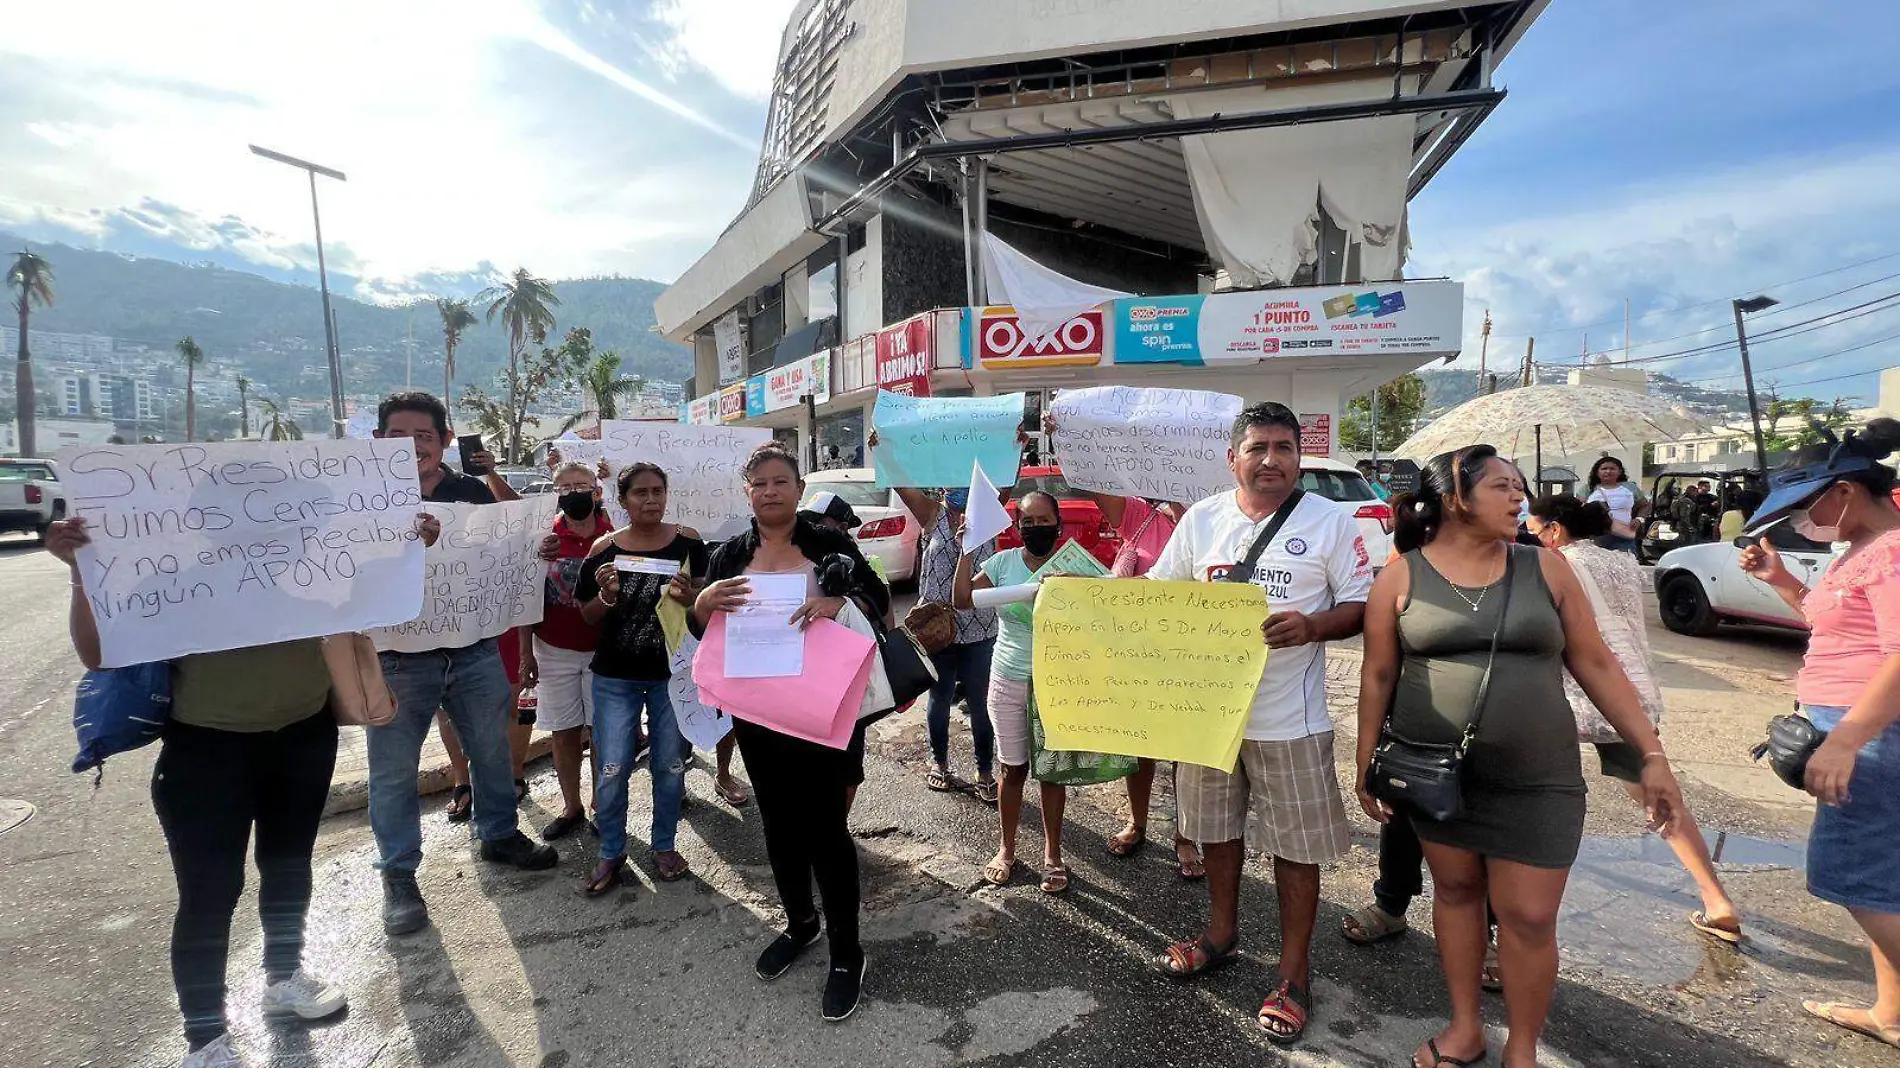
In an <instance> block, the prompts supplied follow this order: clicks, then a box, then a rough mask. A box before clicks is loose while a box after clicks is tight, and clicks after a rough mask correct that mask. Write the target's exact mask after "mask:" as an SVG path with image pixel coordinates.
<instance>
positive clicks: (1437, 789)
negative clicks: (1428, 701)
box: [1366, 546, 1517, 822]
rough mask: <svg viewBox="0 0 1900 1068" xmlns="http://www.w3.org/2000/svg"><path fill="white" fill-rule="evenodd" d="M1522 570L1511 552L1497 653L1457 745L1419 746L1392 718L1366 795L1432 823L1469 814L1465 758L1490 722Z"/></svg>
mask: <svg viewBox="0 0 1900 1068" xmlns="http://www.w3.org/2000/svg"><path fill="white" fill-rule="evenodd" d="M1516 567H1517V550H1516V549H1515V548H1514V547H1511V546H1506V547H1505V556H1504V579H1503V582H1504V603H1503V604H1502V605H1501V606H1500V608H1499V611H1498V625H1497V629H1496V630H1493V631H1492V632H1491V651H1490V653H1489V654H1488V655H1487V656H1486V657H1485V661H1484V676H1483V678H1482V679H1481V680H1479V682H1478V700H1477V707H1476V708H1474V709H1472V711H1471V721H1470V722H1469V723H1466V724H1465V731H1464V734H1463V735H1462V736H1460V737H1459V739H1458V741H1457V742H1456V743H1442V742H1441V743H1431V742H1414V741H1411V740H1410V739H1407V738H1404V737H1401V736H1400V735H1399V734H1397V733H1396V732H1394V731H1393V730H1392V720H1391V717H1390V716H1388V717H1387V718H1386V725H1385V727H1384V728H1383V729H1382V730H1381V731H1380V732H1379V748H1378V749H1376V750H1374V751H1373V753H1372V763H1371V764H1370V765H1368V766H1367V768H1366V792H1367V793H1369V794H1371V795H1372V796H1373V797H1376V798H1378V799H1379V800H1381V801H1384V802H1385V803H1386V804H1388V805H1391V806H1392V807H1393V808H1398V807H1399V806H1401V805H1403V806H1405V807H1407V808H1409V809H1411V810H1412V811H1413V812H1414V813H1416V814H1417V815H1420V816H1423V817H1425V818H1426V819H1428V820H1436V821H1440V822H1442V821H1444V820H1455V819H1457V818H1458V817H1459V816H1462V815H1464V812H1465V792H1464V784H1463V782H1462V780H1461V776H1462V773H1463V771H1464V763H1465V754H1466V753H1467V752H1469V751H1470V749H1471V740H1472V739H1473V738H1475V737H1477V735H1478V721H1479V720H1480V719H1482V718H1483V717H1484V703H1485V699H1486V698H1487V697H1488V696H1489V695H1490V693H1491V669H1492V667H1494V666H1495V665H1496V663H1497V659H1498V641H1499V639H1501V638H1502V637H1503V636H1504V624H1505V623H1506V622H1507V621H1508V620H1509V619H1510V616H1511V586H1512V582H1511V573H1512V571H1513V570H1515V569H1516Z"/></svg>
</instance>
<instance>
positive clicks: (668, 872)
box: [653, 849, 693, 883]
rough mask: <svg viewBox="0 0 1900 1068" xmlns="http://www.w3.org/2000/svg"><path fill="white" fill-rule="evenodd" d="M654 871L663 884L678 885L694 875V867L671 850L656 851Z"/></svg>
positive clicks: (654, 853)
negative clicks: (682, 880)
mask: <svg viewBox="0 0 1900 1068" xmlns="http://www.w3.org/2000/svg"><path fill="white" fill-rule="evenodd" d="M653 871H654V873H655V874H657V875H658V876H659V879H660V881H661V882H663V883H676V882H679V881H680V880H681V879H684V878H686V877H687V876H688V875H691V874H692V873H693V869H692V866H691V865H689V864H687V863H686V858H685V857H682V856H680V855H679V853H678V852H677V851H675V850H671V849H667V850H654V852H653Z"/></svg>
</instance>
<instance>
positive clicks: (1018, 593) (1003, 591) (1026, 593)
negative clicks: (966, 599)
mask: <svg viewBox="0 0 1900 1068" xmlns="http://www.w3.org/2000/svg"><path fill="white" fill-rule="evenodd" d="M1041 585H1042V584H1041V583H1039V582H1025V583H1023V584H1022V585H1021V586H992V587H990V588H989V589H983V590H971V591H970V603H971V604H972V605H974V606H976V607H978V608H1001V607H1002V606H1004V605H1006V604H1028V603H1029V602H1031V601H1033V600H1035V599H1036V590H1037V589H1039V588H1040V587H1041Z"/></svg>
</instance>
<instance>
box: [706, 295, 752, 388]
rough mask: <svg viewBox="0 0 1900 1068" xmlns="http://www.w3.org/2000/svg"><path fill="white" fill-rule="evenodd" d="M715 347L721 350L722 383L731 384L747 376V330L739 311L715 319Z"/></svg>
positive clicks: (723, 384) (720, 377)
mask: <svg viewBox="0 0 1900 1068" xmlns="http://www.w3.org/2000/svg"><path fill="white" fill-rule="evenodd" d="M713 348H715V349H717V350H719V384H720V385H722V386H729V385H731V384H733V383H734V382H737V381H739V380H740V379H741V378H744V377H745V331H744V330H743V329H742V328H741V327H740V325H739V313H738V312H730V313H728V314H726V315H722V316H720V317H719V318H718V319H716V320H714V321H713Z"/></svg>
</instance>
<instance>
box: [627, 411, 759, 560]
mask: <svg viewBox="0 0 1900 1068" xmlns="http://www.w3.org/2000/svg"><path fill="white" fill-rule="evenodd" d="M600 438H601V440H602V441H604V442H606V443H607V462H608V463H609V464H610V465H612V466H613V467H614V469H615V470H618V469H620V468H623V467H625V466H627V465H628V464H631V463H639V462H641V461H645V462H646V463H651V464H658V465H659V466H660V469H661V470H663V471H665V472H666V476H667V493H666V502H667V504H666V519H667V522H669V523H679V524H681V525H683V526H689V527H692V528H693V529H695V530H697V531H699V533H700V534H701V535H702V536H704V537H706V538H710V539H717V538H721V537H726V536H729V535H730V534H731V533H732V531H733V528H735V527H737V526H738V525H740V524H742V523H744V522H745V521H746V520H749V519H750V518H751V516H752V506H751V505H750V504H748V503H747V502H746V497H745V485H744V479H743V478H742V477H741V475H740V473H739V469H740V468H741V467H742V466H744V464H745V460H746V457H747V456H749V455H751V453H752V450H753V449H756V448H758V447H759V446H760V445H763V444H765V443H766V442H768V441H770V440H772V432H771V431H770V430H766V429H764V428H762V427H736V426H685V425H681V424H679V423H636V422H631V421H628V420H624V419H610V420H608V421H606V422H604V423H602V424H601V425H600ZM608 492H609V493H612V492H613V491H612V490H609V491H608Z"/></svg>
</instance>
